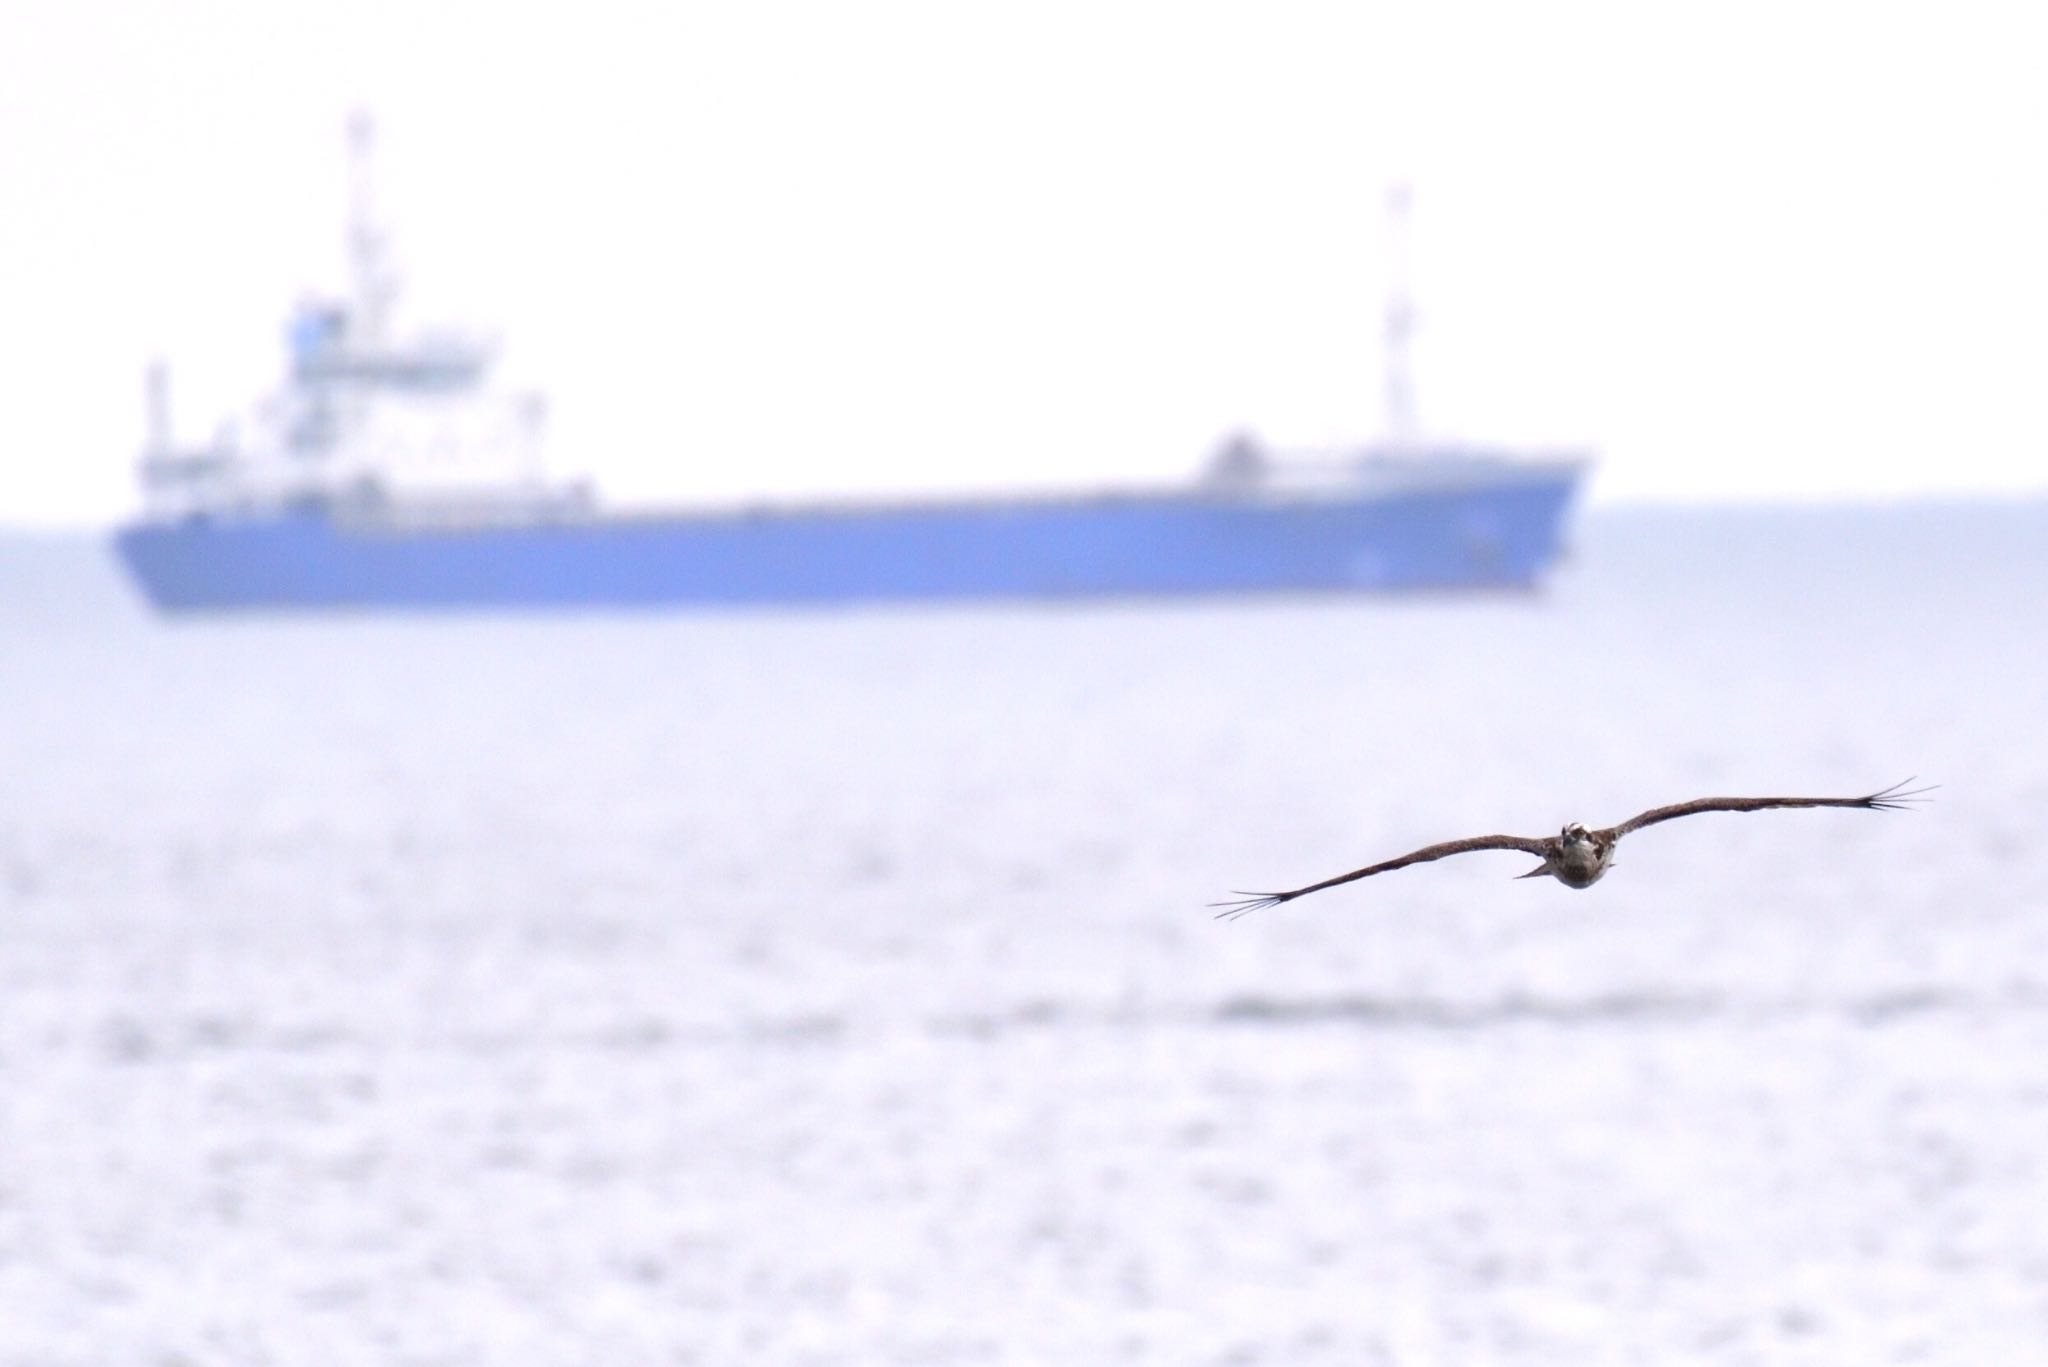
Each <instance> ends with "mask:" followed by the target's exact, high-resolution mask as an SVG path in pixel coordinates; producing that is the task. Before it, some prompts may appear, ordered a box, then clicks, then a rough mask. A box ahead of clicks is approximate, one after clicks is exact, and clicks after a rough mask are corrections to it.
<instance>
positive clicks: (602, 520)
mask: <svg viewBox="0 0 2048 1367" xmlns="http://www.w3.org/2000/svg"><path fill="white" fill-rule="evenodd" d="M1577 474H1578V471H1577V468H1576V467H1575V466H1570V465H1558V466H1540V465H1532V466H1528V467H1523V468H1518V469H1516V470H1514V471H1513V472H1506V471H1503V472H1499V473H1497V474H1495V475H1493V476H1491V477H1489V478H1486V479H1484V480H1478V479H1460V480H1457V481H1455V482H1448V483H1446V482H1440V481H1428V482H1424V481H1412V482H1411V483H1412V484H1413V485H1415V486H1416V487H1408V488H1404V489H1394V490H1375V491H1371V492H1367V491H1363V490H1361V491H1359V492H1358V493H1356V494H1354V495H1352V496H1349V497H1346V496H1341V495H1326V496H1319V497H1314V498H1308V497H1300V498H1259V497H1252V496H1244V497H1237V496H1213V497H1204V496H1201V495H1194V494H1187V493H1180V492H1174V493H1159V494H1150V495H1148V494H1130V495H1126V496H1103V497H1095V498H1076V499H1070V500H1060V499H1046V500H1034V501H1023V500H1016V501H986V502H959V503H952V504H947V503H934V504H926V505H922V506H901V507H853V508H844V509H814V510H800V509H790V510H786V511H782V512H767V513H757V514H746V513H729V514H700V515H687V514H685V515H677V516H660V515H647V516H641V517H633V516H610V517H595V516H592V517H580V518H579V517H562V518H545V519H535V520H526V521H520V522H514V523H509V524H499V525H493V524H490V523H488V522H483V521H478V522H476V523H473V524H471V525H446V524H429V525H417V524H414V523H411V522H408V521H407V520H406V519H405V518H403V517H399V516H390V515H381V516H380V515H373V514H360V515H347V514H343V513H338V512H335V511H332V510H328V509H322V508H317V507H316V508H309V509H304V510H300V511H286V512H278V513H274V514H269V515H250V516H193V517H188V518H185V519H183V520H179V521H166V522H150V523H142V524H139V525H136V526H133V527H130V528H127V529H125V530H123V531H122V532H121V533H120V534H119V535H118V537H117V541H116V545H117V548H118V550H119V553H120V556H121V558H122V559H123V561H125V562H126V564H127V566H128V567H129V569H130V570H131V571H132V573H133V574H134V576H135V578H136V580H137V582H138V583H140V584H141V585H142V587H143V589H144V591H145V592H146V594H147V595H148V597H149V599H150V601H151V602H152V603H153V604H155V605H156V606H157V607H159V608H161V609H164V610H167V611H185V612H190V611H206V610H221V609H273V610H275V609H294V608H348V607H363V608H422V609H433V608H441V609H447V608H499V609H506V608H549V609H562V608H572V607H657V606H676V605H691V604H699V605H707V606H711V605H725V606H734V607H738V606H749V605H763V604H776V603H791V604H804V603H810V604H817V603H841V602H862V601H877V600H892V599H894V600H919V599H925V600H943V599H979V598H1060V597H1075V596H1082V595H1125V596H1138V595H1163V594H1233V593H1253V592H1269V591H1284V590H1298V591H1299V590H1395V591H1398V590H1415V589H1483V588H1526V587H1529V586H1531V585H1532V584H1534V583H1535V582H1536V580H1537V578H1538V576H1539V575H1541V573H1542V572H1543V571H1544V569H1545V568H1547V567H1548V566H1549V565H1550V564H1551V563H1552V562H1553V561H1554V560H1555V558H1556V556H1557V554H1558V552H1559V549H1560V547H1559V528H1560V526H1561V523H1562V520H1563V516H1564V513H1565V511H1566V507H1567V504H1568V502H1569V500H1570V497H1571V493H1572V488H1573V485H1574V483H1575V481H1576V478H1577Z"/></svg>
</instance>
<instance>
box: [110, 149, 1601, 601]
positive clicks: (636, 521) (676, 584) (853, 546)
mask: <svg viewBox="0 0 2048 1367" xmlns="http://www.w3.org/2000/svg"><path fill="white" fill-rule="evenodd" d="M371 136H372V135H371V129H370V126H369V124H368V122H367V120H365V119H363V118H361V117H360V116H359V117H358V118H357V119H356V120H354V121H353V122H352V123H351V125H350V152H351V158H350V160H351V187H352V188H351V194H350V207H349V221H348V226H347V246H348V257H349V263H350V287H349V290H348V292H347V297H345V298H341V299H329V300H313V301H309V302H305V303H302V304H301V305H300V306H299V307H298V308H297V309H296V310H295V312H294V313H293V314H292V316H291V320H290V323H289V325H288V327H287V330H286V336H287V351H288V362H287V368H286V373H285V377H284V380H283V382H282V384H281V385H280V386H279V388H278V389H277V391H276V392H275V393H274V394H273V395H271V396H270V397H269V398H268V399H267V400H265V401H264V402H263V403H261V404H260V405H259V406H258V407H257V409H256V411H255V413H254V414H253V415H252V421H251V422H250V424H249V427H250V429H251V430H252V431H253V433H254V435H253V436H250V437H247V438H245V437H243V436H241V435H238V434H237V433H236V431H235V429H226V430H224V432H223V434H222V435H220V436H218V437H216V438H215V439H214V440H213V441H212V442H210V443H207V444H205V445H203V446H197V447H180V446H179V445H178V444H177V443H176V442H175V441H174V439H173V437H172V434H171V424H170V417H169V398H168V381H167V379H166V375H165V371H164V369H163V367H162V366H161V365H158V366H156V367H153V368H152V370H151V373H150V380H149V414H150V421H149V429H150V430H149V436H148V439H147V441H146V443H145V448H144V452H143V457H142V460H141V466H140V479H141V484H142V489H143V495H144V510H143V513H142V516H141V517H140V518H139V519H138V520H136V521H134V522H133V523H131V524H130V525H127V526H124V527H122V528H120V529H119V530H118V531H117V532H116V534H115V541H114V545H115V550H116V553H117V554H118V556H119V557H120V559H121V560H122V561H123V563H124V564H125V565H126V566H127V568H128V570H129V571H130V572H131V574H132V575H133V577H134V579H135V581H136V582H137V584H138V585H139V586H140V588H141V590H142V592H143V593H144V595H145V596H146V597H147V598H148V600H149V601H150V603H151V604H153V605H154V606H155V607H156V608H158V609H160V610H162V611H164V612H167V613H195V612H220V611H269V612H287V611H300V610H323V609H324V610H335V609H341V610H349V609H361V610H419V611H430V610H520V609H538V610H550V611H574V610H579V609H585V610H587V609H622V608H690V607H728V608H738V607H755V606H770V605H829V604H856V603H864V602H880V601H892V600H893V601H904V600H940V601H953V602H974V601H980V600H1005V599H1007V600H1016V599H1033V598H1040V599H1072V598H1091V597H1095V598H1099V597H1131V596H1148V597H1149V596H1160V595H1182V594H1209V595H1231V594H1255V593H1270V592H1316V591H1342V592H1361V591H1364V592H1372V591H1377V592H1394V591H1409V590H1486V589H1524V588H1529V587H1531V586H1534V585H1535V584H1537V583H1538V582H1539V581H1540V579H1541V578H1542V576H1543V574H1544V573H1545V571H1546V570H1548V569H1549V568H1550V567H1551V565H1552V564H1553V563H1554V562H1555V561H1556V560H1557V558H1558V556H1559V554H1560V550H1561V547H1562V528H1563V525H1564V522H1565V518H1566V516H1567V513H1568V511H1569V508H1570V505H1571V502H1572V498H1573V494H1574V492H1575V490H1576V488H1577V486H1578V484H1579V482H1580V480H1581V478H1582V476H1583V474H1584V471H1585V469H1586V466H1587V464H1588V460H1587V457H1586V455H1585V453H1582V452H1577V451H1563V450H1560V451H1512V450H1505V449H1496V448H1484V447H1473V446H1469V445H1461V444H1446V443H1441V442H1430V441H1427V440H1423V439H1421V438H1419V437H1418V436H1417V435H1416V432H1415V423H1414V420H1413V405H1412V402H1411V400H1410V389H1409V385H1408V376H1407V353H1408V348H1407V340H1408V336H1409V333H1410V331H1411V324H1412V313H1411V310H1410V309H1409V306H1408V301H1407V290H1406V288H1405V286H1402V285H1398V284H1397V285H1396V287H1395V288H1393V289H1391V290H1390V291H1389V299H1388V304H1387V338H1386V341H1387V358H1388V359H1387V377H1386V403H1387V421H1386V429H1385V432H1384V434H1383V435H1382V436H1381V437H1380V438H1379V439H1378V440H1375V441H1372V442H1368V443H1364V444H1361V445H1360V446H1358V447H1356V448H1353V449H1346V450H1332V451H1321V452H1284V451H1274V450H1270V449H1268V448H1267V447H1266V446H1264V445H1263V444H1261V443H1260V442H1259V441H1258V440H1256V439H1255V438H1253V437H1250V436H1247V435H1235V436H1231V437H1228V438H1226V439H1225V440H1224V441H1223V442H1222V443H1221V444H1220V446H1219V447H1218V449H1217V450H1216V451H1215V452H1214V453H1213V454H1212V455H1211V456H1210V457H1209V459H1208V460H1207V463H1206V467H1205V468H1201V469H1198V470H1197V471H1196V472H1195V474H1194V475H1193V477H1191V478H1190V479H1189V480H1188V481H1187V482H1185V483H1183V484H1177V485H1171V486H1159V487H1130V488H1121V489H1102V490H1096V491H1089V492H1079V493H1076V492H1047V493H1045V494H1043V495H1038V496H1008V497H965V496H962V497H951V498H948V497H938V496H934V497H930V498H923V499H917V500H894V501H883V500H874V501H865V502H863V501H844V500H842V501H834V502H817V503H810V504H805V503H788V504H784V505H780V506H766V507H748V508H730V509H718V508H706V509H678V510H673V511H662V510H620V509H607V508H605V507H604V506H602V505H601V503H600V502H599V500H598V499H597V497H596V496H595V494H594V493H593V491H592V489H591V487H590V485H589V484H588V482H586V481H560V480H553V479H550V478H549V477H548V476H547V474H546V473H545V470H544V467H543V464H542V462H541V460H540V441H541V428H542V426H543V422H544V405H543V404H542V403H541V401H540V400H539V399H538V398H537V397H536V396H533V395H526V394H514V393H505V392H501V391H499V390H497V389H495V388H494V387H493V386H492V384H491V382H490V370H491V366H492V362H493V359H494V357H493V347H492V346H491V345H490V344H489V343H488V342H485V341H482V340H479V339H477V338H475V337H473V336H469V335H465V334H462V333H456V332H439V333H435V332H427V333H420V334H413V335H400V334H399V333H398V332H397V331H396V330H395V329H394V327H393V325H392V312H393V305H394V303H395V301H396V297H397V289H396V276H395V274H394V272H393V271H392V270H391V268H390V266H389V264H388V260H387V249H386V240H385V236H384V234H383V233H382V232H381V231H380V230H379V228H378V226H377V225H376V224H375V222H374V221H373V219H372V216H371V213H370V196H369V161H370V150H371ZM1405 205H1406V199H1405V195H1404V194H1397V195H1395V196H1393V197H1392V198H1390V207H1391V208H1392V209H1393V210H1394V212H1395V213H1396V216H1397V219H1399V218H1403V217H1405ZM1396 240H1397V241H1399V240H1400V236H1399V234H1398V233H1397V235H1396ZM1400 274H1401V273H1400V272H1398V271H1397V272H1396V279H1397V280H1398V279H1399V278H1400Z"/></svg>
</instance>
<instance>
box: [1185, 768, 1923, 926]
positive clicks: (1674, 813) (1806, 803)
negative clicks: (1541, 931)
mask: <svg viewBox="0 0 2048 1367" xmlns="http://www.w3.org/2000/svg"><path fill="white" fill-rule="evenodd" d="M1912 781H1913V780H1912V779H1910V778H1909V779H1907V780H1906V782H1905V783H1894V784H1893V785H1892V786H1891V787H1889V788H1886V789H1884V790H1882V791H1880V792H1875V793H1871V794H1869V795H1867V796H1865V797H1699V798H1694V799H1693V800H1692V801H1691V802H1677V803H1673V804H1672V805H1671V806H1669V807H1652V808H1651V809H1650V810H1649V811H1647V812H1642V813H1639V814H1638V815H1636V816H1632V817H1630V818H1629V819H1628V820H1626V821H1624V822H1622V823H1621V824H1620V825H1619V826H1607V827H1603V828H1601V829H1599V830H1588V829H1587V828H1586V827H1585V826H1583V825H1581V824H1580V823H1578V822H1576V821H1574V822H1572V823H1571V824H1570V825H1568V826H1566V827H1565V828H1564V829H1563V830H1562V831H1560V832H1558V833H1557V834H1556V835H1553V836H1545V837H1542V838H1538V837H1536V836H1526V835H1474V836H1468V837H1467V838H1465V839H1463V840H1446V841H1444V842H1442V843H1441V844H1437V845H1424V846H1423V847H1422V848H1421V849H1419V850H1415V851H1413V852H1412V853H1409V854H1404V855H1402V856H1401V857H1400V858H1398V859H1388V860H1385V861H1384V862H1382V863H1378V864H1368V865H1366V866H1365V867H1364V868H1362V869H1353V870H1352V871H1351V872H1350V873H1340V874H1338V875H1337V876H1336V877H1335V878H1325V879H1324V880H1323V881H1322V882H1320V883H1310V884H1309V885H1308V886H1307V887H1305V888H1296V889H1294V890H1293V891H1292V892H1241V893H1237V894H1235V895H1236V897H1237V898H1238V899H1239V900H1236V901H1231V902H1211V903H1210V904H1209V905H1211V906H1214V907H1221V908H1222V910H1221V911H1219V912H1217V913H1216V914H1217V916H1218V917H1219V918H1221V917H1229V918H1231V919H1233V920H1235V919H1236V918H1237V917H1239V916H1242V915H1244V914H1245V913H1246V912H1248V911H1257V910H1259V909H1260V908H1261V907H1277V906H1279V905H1280V904H1281V903H1282V902H1292V901H1293V900H1294V899H1295V898H1297V897H1306V896H1308V894H1310V893H1312V892H1321V891H1322V890H1323V889H1324V888H1334V887H1336V886H1338V885H1339V884H1342V883H1349V882H1353V881H1355V880H1357V879H1360V878H1370V877H1371V876H1372V875H1374V874H1376V873H1388V872H1390V871H1392V870H1394V869H1405V868H1407V867H1408V866H1409V865H1410V864H1426V863H1428V862H1429V861H1431V860H1432V859H1443V858H1446V857H1447V856H1449V855H1453V854H1467V853H1469V852H1471V851H1473V850H1520V851H1521V852H1522V853H1524V854H1533V855H1536V856H1538V857H1539V858H1541V859H1542V860H1543V862H1542V863H1541V864H1539V865H1537V866H1536V867H1535V868H1533V869H1531V870H1529V871H1528V872H1527V873H1524V874H1517V875H1516V876H1517V877H1518V878H1541V877H1543V876H1545V875H1546V874H1547V875H1549V876H1550V877H1552V878H1555V879H1556V880H1557V881H1558V882H1560V883H1562V884H1564V885H1565V886H1566V887H1568V888H1590V887H1592V886H1593V885H1594V884H1595V883H1597V882H1599V881H1600V876H1601V875H1602V874H1604V873H1606V872H1607V871H1608V870H1609V869H1611V868H1613V867H1614V847H1615V846H1616V845H1617V844H1619V843H1620V842H1621V838H1622V837H1623V836H1625V835H1627V834H1629V833H1630V832H1631V831H1639V830H1641V829H1642V828H1643V827H1645V826H1654V825H1656V824H1657V823H1658V822H1660V821H1670V820H1673V819H1674V818H1676V817H1681V816H1695V815H1697V814H1699V813H1700V812H1761V811H1764V810H1766V809H1768V808H1772V807H1860V808H1862V809H1863V810H1865V811H1871V812H1896V811H1903V810H1905V809H1906V808H1907V807H1909V806H1911V805H1912V804H1913V802H1914V801H1915V800H1916V799H1920V798H1922V797H1923V795H1925V794H1927V793H1931V792H1933V791H1934V789H1933V788H1931V787H1928V788H1913V789H1908V788H1907V787H1906V784H1907V783H1911V782H1912Z"/></svg>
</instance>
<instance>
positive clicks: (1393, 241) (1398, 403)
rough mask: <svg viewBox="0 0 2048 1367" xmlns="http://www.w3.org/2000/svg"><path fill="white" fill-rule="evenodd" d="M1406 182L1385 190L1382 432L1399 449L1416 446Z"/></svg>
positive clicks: (1407, 189)
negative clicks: (1410, 344) (1385, 234)
mask: <svg viewBox="0 0 2048 1367" xmlns="http://www.w3.org/2000/svg"><path fill="white" fill-rule="evenodd" d="M1410 198H1411V196H1410V192H1409V187H1408V183H1407V182H1406V181H1396V182H1395V183H1394V184H1393V185H1392V186H1390V187H1388V190H1387V303H1386V374H1385V377H1384V380H1383V385H1384V388H1385V391H1386V394H1385V397H1386V405H1387V413H1386V433H1385V440H1386V443H1387V445H1388V446H1390V447H1394V448H1396V449H1400V450H1406V449H1410V448H1412V447H1413V446H1414V445H1415V443H1416V420H1415V382H1414V378H1413V375H1412V373H1411V371H1410V369H1409V357H1408V344H1409V342H1410V340H1411V339H1412V338H1413V337H1414V335H1415V301H1414V299H1413V298H1412V296H1411V295H1410V293H1409V283H1408V209H1409V200H1410Z"/></svg>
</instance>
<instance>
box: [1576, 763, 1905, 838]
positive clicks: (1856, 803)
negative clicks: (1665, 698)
mask: <svg viewBox="0 0 2048 1367" xmlns="http://www.w3.org/2000/svg"><path fill="white" fill-rule="evenodd" d="M1912 781H1913V780H1912V779H1910V778H1909V779H1907V780H1906V783H1911V782H1912ZM1906 783H1894V784H1893V785H1892V786H1891V787H1889V788H1885V789H1882V790H1880V791H1878V792H1875V793H1868V794H1865V795H1864V796H1862V797H1696V798H1694V799H1693V800H1692V801H1690V802H1675V803H1673V804H1672V805H1670V806H1669V807H1652V808H1651V809H1650V810H1649V811H1647V812H1642V813H1640V814H1638V815H1636V816H1632V817H1630V818H1629V819H1628V820H1626V821H1624V822H1622V823H1621V824H1620V825H1619V826H1611V827H1609V828H1608V829H1607V830H1606V831H1605V832H1603V834H1605V835H1608V836H1610V837H1612V838H1613V839H1616V840H1619V839H1621V837H1623V836H1625V835H1627V834H1628V833H1629V832H1630V831H1639V830H1641V829H1642V828H1643V827H1645V826H1654V825H1656V824H1657V823H1658V822H1660V821H1670V820H1672V819H1674V818H1676V817H1681V816H1693V815H1696V814H1697V813H1700V812H1761V811H1766V810H1768V809H1771V808H1775V807H1858V808H1862V809H1863V810H1865V811H1873V812H1896V811H1902V810H1904V809H1905V808H1906V807H1908V806H1910V805H1912V803H1913V800H1914V799H1915V798H1918V797H1919V796H1921V794H1923V793H1930V792H1933V791H1934V790H1933V789H1932V788H1915V789H1912V790H1910V791H1908V790H1907V788H1906Z"/></svg>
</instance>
